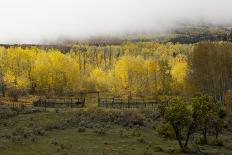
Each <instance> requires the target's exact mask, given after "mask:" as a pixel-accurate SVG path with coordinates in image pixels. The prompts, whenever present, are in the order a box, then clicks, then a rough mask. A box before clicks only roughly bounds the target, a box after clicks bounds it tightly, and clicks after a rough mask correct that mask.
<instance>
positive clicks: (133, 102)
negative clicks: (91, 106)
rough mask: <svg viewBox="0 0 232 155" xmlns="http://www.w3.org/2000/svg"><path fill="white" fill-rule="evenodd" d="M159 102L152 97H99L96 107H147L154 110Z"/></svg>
mask: <svg viewBox="0 0 232 155" xmlns="http://www.w3.org/2000/svg"><path fill="white" fill-rule="evenodd" d="M158 105H159V103H158V102H157V100H153V99H122V98H101V99H100V101H99V103H98V107H102V108H110V109H149V110H156V109H157V108H158Z"/></svg>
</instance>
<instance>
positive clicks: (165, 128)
mask: <svg viewBox="0 0 232 155" xmlns="http://www.w3.org/2000/svg"><path fill="white" fill-rule="evenodd" d="M157 132H158V134H159V135H161V136H163V137H164V138H175V132H174V130H173V128H172V126H171V125H170V124H169V123H162V124H160V126H159V127H158V128H157Z"/></svg>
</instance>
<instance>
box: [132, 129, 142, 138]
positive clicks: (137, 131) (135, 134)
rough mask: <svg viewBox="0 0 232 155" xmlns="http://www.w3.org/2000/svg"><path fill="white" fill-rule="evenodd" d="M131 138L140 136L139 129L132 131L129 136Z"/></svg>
mask: <svg viewBox="0 0 232 155" xmlns="http://www.w3.org/2000/svg"><path fill="white" fill-rule="evenodd" d="M131 135H132V136H135V137H140V136H141V135H142V134H141V132H140V131H139V129H134V130H133V131H132V134H131Z"/></svg>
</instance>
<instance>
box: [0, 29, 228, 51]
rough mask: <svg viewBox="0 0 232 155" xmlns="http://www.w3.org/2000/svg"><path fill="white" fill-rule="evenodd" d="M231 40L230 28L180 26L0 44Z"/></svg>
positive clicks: (68, 46) (57, 46) (67, 46)
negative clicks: (165, 30) (166, 28)
mask: <svg viewBox="0 0 232 155" xmlns="http://www.w3.org/2000/svg"><path fill="white" fill-rule="evenodd" d="M230 40H232V27H231V26H191V25H188V26H186V25H185V26H182V27H179V28H175V29H173V30H170V31H169V32H165V33H160V34H152V33H141V34H139V33H135V34H127V35H112V36H95V37H91V38H89V39H85V40H70V39H66V38H62V39H59V40H56V41H53V42H47V43H44V44H0V46H4V47H6V48H7V47H12V46H14V47H17V46H20V47H23V48H26V47H32V46H36V47H38V48H41V49H45V50H48V49H58V50H61V51H63V52H68V51H69V50H70V49H71V47H72V46H73V45H75V44H88V45H97V46H101V45H120V44H122V43H123V42H127V41H130V42H147V41H156V42H161V43H166V42H172V43H181V44H192V43H197V42H201V41H230Z"/></svg>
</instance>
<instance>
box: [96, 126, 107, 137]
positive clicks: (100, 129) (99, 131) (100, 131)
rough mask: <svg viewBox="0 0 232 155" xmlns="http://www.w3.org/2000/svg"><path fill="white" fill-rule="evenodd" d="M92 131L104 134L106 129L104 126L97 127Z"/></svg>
mask: <svg viewBox="0 0 232 155" xmlns="http://www.w3.org/2000/svg"><path fill="white" fill-rule="evenodd" d="M94 133H96V134H98V135H105V134H106V130H105V129H104V128H98V129H95V130H94Z"/></svg>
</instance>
